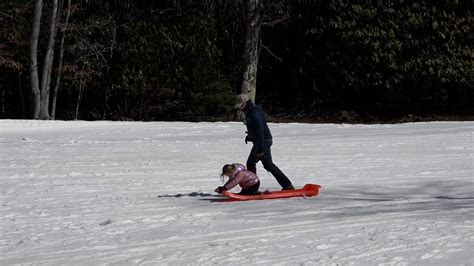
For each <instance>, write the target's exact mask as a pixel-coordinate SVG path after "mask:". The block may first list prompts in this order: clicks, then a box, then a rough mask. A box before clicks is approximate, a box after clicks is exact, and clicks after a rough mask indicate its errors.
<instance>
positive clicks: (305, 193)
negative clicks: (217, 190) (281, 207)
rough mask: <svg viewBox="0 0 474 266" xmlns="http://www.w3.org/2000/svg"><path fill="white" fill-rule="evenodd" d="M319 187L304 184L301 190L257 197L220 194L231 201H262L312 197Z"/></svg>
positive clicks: (282, 191)
mask: <svg viewBox="0 0 474 266" xmlns="http://www.w3.org/2000/svg"><path fill="white" fill-rule="evenodd" d="M320 187H321V186H320V185H314V184H306V185H304V187H303V188H300V189H293V190H278V191H270V192H269V193H262V194H258V195H240V194H236V193H232V192H229V191H224V192H223V193H222V194H223V195H224V196H226V197H228V198H230V199H232V200H263V199H280V198H292V197H313V196H317V195H318V194H319V188H320Z"/></svg>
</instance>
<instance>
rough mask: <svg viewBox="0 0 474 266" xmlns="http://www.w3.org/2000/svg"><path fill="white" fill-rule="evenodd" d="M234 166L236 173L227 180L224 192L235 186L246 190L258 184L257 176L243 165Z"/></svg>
mask: <svg viewBox="0 0 474 266" xmlns="http://www.w3.org/2000/svg"><path fill="white" fill-rule="evenodd" d="M235 166H236V167H235V169H236V171H235V173H234V175H233V177H231V178H229V181H227V183H225V185H224V189H225V190H230V189H232V188H234V187H235V186H237V185H240V187H242V188H243V189H246V188H249V187H251V186H253V185H255V184H257V183H258V182H260V180H259V179H258V176H257V175H256V174H255V173H254V172H252V171H248V170H247V169H246V168H245V166H244V165H242V164H238V163H236V164H235Z"/></svg>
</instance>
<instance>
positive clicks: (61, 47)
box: [51, 0, 71, 119]
mask: <svg viewBox="0 0 474 266" xmlns="http://www.w3.org/2000/svg"><path fill="white" fill-rule="evenodd" d="M70 15H71V0H68V2H67V10H66V21H65V23H64V26H63V27H61V41H60V44H59V59H58V61H59V63H58V64H59V66H58V73H57V76H56V84H55V86H54V90H53V99H52V100H53V103H52V107H51V118H52V119H55V117H56V102H57V99H58V91H59V87H60V84H61V75H62V72H63V57H64V39H65V38H66V30H67V27H68V24H69V17H70Z"/></svg>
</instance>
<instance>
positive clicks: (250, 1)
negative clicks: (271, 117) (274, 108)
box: [240, 0, 263, 102]
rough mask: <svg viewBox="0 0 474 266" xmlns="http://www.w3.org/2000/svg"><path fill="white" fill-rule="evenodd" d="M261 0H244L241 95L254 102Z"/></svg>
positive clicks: (260, 25) (260, 24)
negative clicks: (244, 32)
mask: <svg viewBox="0 0 474 266" xmlns="http://www.w3.org/2000/svg"><path fill="white" fill-rule="evenodd" d="M262 1H263V0H245V8H246V25H247V29H246V35H245V50H244V54H243V79H242V86H241V89H240V91H241V93H247V94H249V95H250V98H251V100H252V101H254V102H255V95H256V92H257V67H258V58H259V55H260V32H261V28H262V20H263V16H262V9H263V3H262Z"/></svg>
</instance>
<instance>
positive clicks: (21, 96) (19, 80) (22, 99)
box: [18, 73, 26, 118]
mask: <svg viewBox="0 0 474 266" xmlns="http://www.w3.org/2000/svg"><path fill="white" fill-rule="evenodd" d="M18 93H19V94H20V104H21V118H26V115H25V114H26V111H25V97H24V96H23V86H22V84H21V73H19V74H18Z"/></svg>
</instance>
